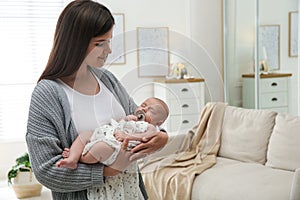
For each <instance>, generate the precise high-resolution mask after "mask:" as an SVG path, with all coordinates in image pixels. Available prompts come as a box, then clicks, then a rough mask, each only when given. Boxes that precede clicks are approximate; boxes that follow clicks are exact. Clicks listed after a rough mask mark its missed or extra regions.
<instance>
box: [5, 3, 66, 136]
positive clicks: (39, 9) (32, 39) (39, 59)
mask: <svg viewBox="0 0 300 200" xmlns="http://www.w3.org/2000/svg"><path fill="white" fill-rule="evenodd" d="M64 5H65V4H64V0H1V1H0V58H1V60H0V141H1V140H6V139H11V138H14V139H15V138H22V139H24V138H25V133H26V123H27V116H28V108H29V102H30V97H31V92H32V90H33V88H34V86H35V84H36V82H37V79H38V78H39V75H40V74H41V72H42V71H43V69H44V68H45V65H46V63H47V60H48V56H49V53H50V50H51V46H52V41H53V35H54V30H55V25H56V21H57V18H58V17H59V14H60V12H61V11H62V9H63V7H64Z"/></svg>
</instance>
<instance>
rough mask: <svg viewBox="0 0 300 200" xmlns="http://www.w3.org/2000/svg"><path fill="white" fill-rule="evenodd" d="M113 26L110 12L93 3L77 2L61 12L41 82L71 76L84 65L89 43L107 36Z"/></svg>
mask: <svg viewBox="0 0 300 200" xmlns="http://www.w3.org/2000/svg"><path fill="white" fill-rule="evenodd" d="M113 25H114V18H113V16H112V14H111V12H110V11H109V10H108V9H107V8H106V7H105V6H103V5H101V4H99V3H97V2H94V1H91V0H76V1H73V2H71V3H69V4H68V5H67V7H66V8H65V9H64V10H63V11H62V13H61V15H60V16H59V19H58V21H57V24H56V30H55V34H54V41H53V47H52V50H51V53H50V56H49V59H48V63H47V65H46V68H45V70H44V71H43V73H42V75H41V76H40V78H39V80H38V82H39V81H40V80H42V79H51V80H54V79H57V78H61V77H66V76H69V75H72V74H73V73H74V72H76V71H77V70H78V69H79V67H80V65H81V64H82V62H83V60H84V58H85V56H86V51H87V48H88V45H89V42H90V40H91V39H92V38H93V37H97V36H101V35H104V34H105V33H107V32H108V31H109V30H111V28H112V27H113Z"/></svg>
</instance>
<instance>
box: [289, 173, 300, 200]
mask: <svg viewBox="0 0 300 200" xmlns="http://www.w3.org/2000/svg"><path fill="white" fill-rule="evenodd" d="M299 199H300V168H298V169H296V170H295V173H294V178H293V183H292V188H291V194H290V200H299Z"/></svg>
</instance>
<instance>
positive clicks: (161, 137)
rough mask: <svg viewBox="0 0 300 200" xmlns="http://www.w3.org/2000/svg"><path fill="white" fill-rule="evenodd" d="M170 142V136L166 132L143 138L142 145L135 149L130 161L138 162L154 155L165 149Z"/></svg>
mask: <svg viewBox="0 0 300 200" xmlns="http://www.w3.org/2000/svg"><path fill="white" fill-rule="evenodd" d="M167 142H168V134H167V133H165V132H162V131H161V132H158V133H157V134H155V135H152V136H149V137H144V138H142V143H141V144H139V145H137V146H136V147H134V148H133V149H132V150H131V152H132V153H134V154H133V155H132V156H130V160H138V159H140V158H144V157H146V156H147V155H149V154H151V153H154V152H156V151H158V150H160V149H161V148H163V147H164V146H165V145H166V144H167Z"/></svg>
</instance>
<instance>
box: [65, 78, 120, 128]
mask: <svg viewBox="0 0 300 200" xmlns="http://www.w3.org/2000/svg"><path fill="white" fill-rule="evenodd" d="M96 79H97V81H98V83H99V86H100V92H99V93H98V94H96V95H85V94H82V93H79V92H78V91H76V90H74V89H73V88H71V87H70V86H68V85H67V84H65V83H64V82H63V81H61V80H60V83H61V86H62V88H63V89H64V91H65V92H66V93H67V96H68V100H69V103H70V108H71V117H72V119H73V122H74V123H75V127H76V130H77V131H78V133H79V132H81V131H93V130H94V129H95V128H97V127H99V126H102V125H104V124H109V123H110V121H111V119H114V120H116V121H119V120H121V119H123V118H124V117H125V111H124V109H123V107H122V106H121V104H120V103H119V102H118V101H117V99H116V98H115V97H114V95H113V94H112V93H111V92H110V91H109V89H108V88H107V87H106V86H105V85H104V84H103V83H102V82H101V81H100V80H98V78H96Z"/></svg>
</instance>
